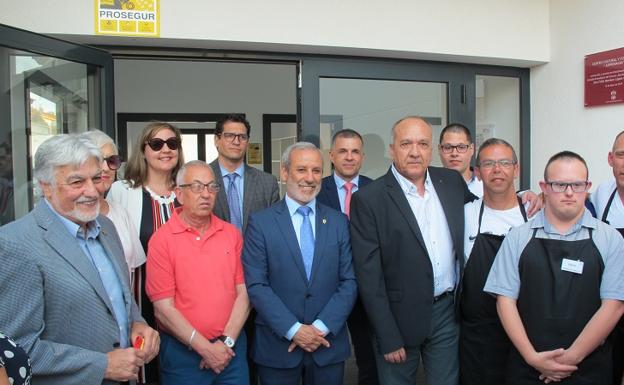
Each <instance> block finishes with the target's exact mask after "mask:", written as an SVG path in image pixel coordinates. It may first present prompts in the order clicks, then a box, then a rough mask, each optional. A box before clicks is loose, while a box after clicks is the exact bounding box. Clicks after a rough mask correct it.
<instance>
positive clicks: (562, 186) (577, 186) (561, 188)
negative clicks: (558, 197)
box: [546, 181, 589, 193]
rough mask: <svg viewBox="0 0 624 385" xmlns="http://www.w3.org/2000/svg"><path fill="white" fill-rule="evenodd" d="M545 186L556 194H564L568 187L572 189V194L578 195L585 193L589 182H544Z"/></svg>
mask: <svg viewBox="0 0 624 385" xmlns="http://www.w3.org/2000/svg"><path fill="white" fill-rule="evenodd" d="M546 184H547V185H548V186H550V189H551V190H553V192H556V193H562V192H565V191H566V190H567V189H568V187H570V188H571V189H572V192H575V193H580V192H585V191H587V186H588V185H589V182H587V181H579V182H570V183H567V182H556V181H554V182H546Z"/></svg>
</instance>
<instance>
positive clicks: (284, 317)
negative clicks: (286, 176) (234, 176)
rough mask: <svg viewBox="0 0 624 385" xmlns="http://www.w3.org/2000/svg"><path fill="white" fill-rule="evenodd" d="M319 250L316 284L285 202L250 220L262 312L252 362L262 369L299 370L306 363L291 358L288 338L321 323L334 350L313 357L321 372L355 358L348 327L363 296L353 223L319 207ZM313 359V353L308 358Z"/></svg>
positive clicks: (249, 253)
mask: <svg viewBox="0 0 624 385" xmlns="http://www.w3.org/2000/svg"><path fill="white" fill-rule="evenodd" d="M315 222H316V223H315V226H316V233H315V249H314V261H313V263H312V271H311V274H310V280H309V281H308V279H307V277H306V273H305V268H304V266H303V259H302V257H301V251H300V249H299V243H298V242H297V236H296V234H295V229H294V227H293V224H292V220H291V217H290V212H289V211H288V207H287V206H286V202H285V201H284V200H282V201H280V202H278V203H276V204H274V205H273V206H271V207H269V208H267V209H264V210H262V211H259V212H256V213H254V214H252V215H251V216H250V217H249V224H248V226H247V231H246V233H245V246H244V249H243V257H242V259H243V267H244V271H245V283H246V285H247V292H248V294H249V299H250V301H251V303H252V305H253V306H254V308H255V309H256V311H257V313H258V314H257V317H256V320H255V325H256V333H255V336H254V342H253V347H252V358H253V359H254V361H255V362H257V363H258V364H260V365H264V366H270V367H273V368H293V367H295V366H297V365H298V364H299V363H301V361H302V360H303V357H304V351H303V350H302V349H300V348H296V349H295V350H294V351H293V352H292V353H288V346H289V345H290V341H289V340H287V339H286V338H285V337H284V336H285V335H286V333H287V332H288V330H289V329H290V328H291V327H292V326H293V325H294V324H295V323H296V322H301V323H302V324H307V325H310V324H312V322H314V320H316V319H319V320H321V321H323V323H324V324H325V325H326V326H327V328H328V329H329V334H328V335H327V336H326V337H325V338H326V339H327V340H328V341H329V343H330V344H331V346H330V347H329V348H325V347H324V346H320V347H319V348H318V349H317V350H316V351H315V352H313V353H312V358H313V359H314V361H315V362H316V364H317V365H319V366H325V365H328V364H334V363H338V362H342V361H344V360H346V359H347V358H348V357H349V355H350V354H351V352H350V346H349V337H348V335H347V328H346V327H345V323H346V320H347V317H348V316H349V313H350V312H351V308H352V307H353V303H354V302H355V298H356V295H357V284H356V281H355V273H354V271H353V265H352V259H351V244H350V240H349V225H348V221H347V217H346V216H345V215H344V214H342V213H340V212H338V211H336V210H333V209H331V208H329V207H327V206H325V205H323V204H320V203H318V202H317V204H316V217H315ZM306 354H307V353H306Z"/></svg>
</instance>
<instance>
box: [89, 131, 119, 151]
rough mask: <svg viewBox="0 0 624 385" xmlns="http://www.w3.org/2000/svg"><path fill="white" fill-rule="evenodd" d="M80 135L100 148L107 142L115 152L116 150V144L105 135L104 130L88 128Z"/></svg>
mask: <svg viewBox="0 0 624 385" xmlns="http://www.w3.org/2000/svg"><path fill="white" fill-rule="evenodd" d="M80 137H82V138H87V139H89V140H90V141H92V142H93V143H94V144H95V145H96V146H98V147H99V148H102V147H104V146H106V145H107V144H110V145H112V146H113V148H114V149H115V152H118V150H117V145H116V144H115V141H114V140H113V138H111V137H110V136H108V135H106V134H105V133H104V132H102V131H100V130H96V129H92V130H89V131H87V132H83V133H82V134H80Z"/></svg>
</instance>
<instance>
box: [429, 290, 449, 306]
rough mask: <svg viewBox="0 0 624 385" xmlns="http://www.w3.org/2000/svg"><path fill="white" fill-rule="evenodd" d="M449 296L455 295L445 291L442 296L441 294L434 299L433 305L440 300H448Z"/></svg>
mask: <svg viewBox="0 0 624 385" xmlns="http://www.w3.org/2000/svg"><path fill="white" fill-rule="evenodd" d="M449 295H453V292H452V291H445V292H444V293H442V294H440V295H438V296H436V297H433V303H436V302H438V301H439V300H441V299H444V298H446V297H447V296H449Z"/></svg>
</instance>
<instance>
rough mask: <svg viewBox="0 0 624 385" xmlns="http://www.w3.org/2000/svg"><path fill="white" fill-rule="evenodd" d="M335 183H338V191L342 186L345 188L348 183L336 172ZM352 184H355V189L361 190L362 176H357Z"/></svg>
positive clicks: (352, 180)
mask: <svg viewBox="0 0 624 385" xmlns="http://www.w3.org/2000/svg"><path fill="white" fill-rule="evenodd" d="M334 181H335V182H336V187H337V188H338V190H340V189H341V188H342V186H344V185H345V183H347V181H345V180H344V179H342V178H341V177H339V176H338V174H336V172H335V171H334ZM351 183H353V185H354V186H355V187H357V188H359V187H360V174H357V175H356V176H355V177H354V178H353V179H351Z"/></svg>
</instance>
